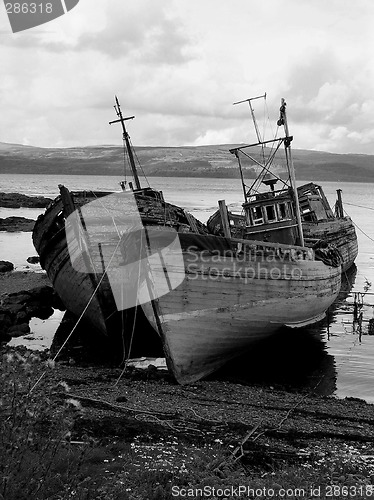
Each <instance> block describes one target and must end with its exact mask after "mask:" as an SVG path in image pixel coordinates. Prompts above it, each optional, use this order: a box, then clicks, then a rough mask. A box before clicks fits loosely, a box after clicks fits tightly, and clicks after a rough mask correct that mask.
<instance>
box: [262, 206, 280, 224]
mask: <svg viewBox="0 0 374 500" xmlns="http://www.w3.org/2000/svg"><path fill="white" fill-rule="evenodd" d="M265 213H266V219H267V221H268V222H275V221H276V220H277V214H276V212H275V206H274V205H267V206H266V207H265Z"/></svg>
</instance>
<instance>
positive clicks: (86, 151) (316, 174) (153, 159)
mask: <svg viewBox="0 0 374 500" xmlns="http://www.w3.org/2000/svg"><path fill="white" fill-rule="evenodd" d="M233 147H235V145H213V146H197V147H192V146H191V147H190V146H185V147H143V146H142V147H137V148H135V150H136V155H137V157H138V158H139V161H140V164H141V166H142V168H143V170H144V172H145V174H146V175H147V176H160V177H163V176H169V177H224V178H238V177H239V171H238V165H237V160H236V158H235V156H234V155H232V154H230V152H229V149H230V148H233ZM292 152H293V161H294V165H295V169H296V176H297V179H298V180H307V181H311V180H313V181H341V182H343V181H347V182H355V181H356V182H374V155H361V154H334V153H325V152H322V151H308V150H302V149H293V150H292ZM251 156H252V157H253V158H254V159H260V150H259V149H257V150H256V149H255V150H254V151H251ZM242 165H243V169H244V172H245V177H246V178H251V177H252V178H253V177H255V175H256V168H257V167H256V165H255V162H254V161H253V160H250V159H245V160H244V161H243V163H242ZM277 170H278V173H279V174H281V175H282V172H284V166H282V161H280V162H279V164H278V166H277ZM123 171H124V159H123V150H122V147H121V146H107V145H103V146H86V147H75V148H39V147H33V146H24V145H21V144H7V143H1V142H0V174H61V175H69V174H70V175H74V174H81V175H82V174H83V175H121V174H123Z"/></svg>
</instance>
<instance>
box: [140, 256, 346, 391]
mask: <svg viewBox="0 0 374 500" xmlns="http://www.w3.org/2000/svg"><path fill="white" fill-rule="evenodd" d="M184 264H185V269H180V270H179V272H183V273H184V272H185V273H186V278H185V280H184V281H183V283H182V284H181V285H180V286H179V287H177V288H176V289H175V290H172V291H171V292H170V293H169V294H168V295H166V296H164V297H160V298H158V299H157V300H156V301H154V302H155V303H154V304H143V305H142V307H143V310H144V312H145V314H146V316H147V318H148V320H149V321H150V322H151V323H152V324H153V326H154V328H155V329H158V330H159V333H160V335H161V337H162V339H163V344H164V351H165V354H166V358H167V362H168V366H169V368H170V370H171V371H172V373H173V374H174V376H175V378H176V380H177V381H178V382H179V383H190V382H194V381H196V380H198V379H200V378H202V377H205V376H207V375H208V374H210V373H212V372H214V371H216V370H217V369H218V368H220V367H221V366H223V365H224V364H225V363H226V362H227V361H229V360H230V359H233V358H234V357H236V356H238V355H239V354H242V353H243V352H244V351H245V350H248V349H250V347H251V345H252V344H253V343H254V342H255V341H257V340H259V339H261V338H264V337H266V336H267V335H270V334H272V333H274V332H275V331H276V330H277V329H279V328H280V327H281V326H284V325H286V326H291V327H300V326H304V325H306V324H310V323H313V322H316V321H318V320H320V319H321V318H322V317H323V316H324V313H325V311H326V309H327V308H328V307H329V306H330V305H331V304H332V302H333V301H334V300H335V298H336V297H337V295H338V293H339V289H340V283H341V270H340V267H335V268H334V267H329V266H326V265H325V264H323V263H322V262H319V261H315V260H303V261H291V260H289V261H282V260H281V259H279V260H273V261H271V262H269V261H268V260H267V259H266V258H264V257H255V258H254V260H251V261H247V262H244V263H243V261H241V260H240V261H235V260H233V259H232V258H230V259H225V258H224V257H222V258H221V259H219V261H218V262H217V261H215V260H214V259H213V260H211V261H209V259H208V260H207V257H206V256H204V257H202V256H201V255H197V254H191V253H185V254H184ZM159 273H160V275H161V273H162V269H160V271H159ZM153 279H155V280H156V281H157V280H158V279H160V276H157V272H156V273H155V272H154V274H153ZM155 306H156V307H155Z"/></svg>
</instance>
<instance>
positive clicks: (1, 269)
mask: <svg viewBox="0 0 374 500" xmlns="http://www.w3.org/2000/svg"><path fill="white" fill-rule="evenodd" d="M13 269H14V265H13V264H12V262H9V261H7V260H0V273H7V272H9V271H13Z"/></svg>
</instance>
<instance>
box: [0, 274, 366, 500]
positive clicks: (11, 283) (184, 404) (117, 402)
mask: <svg viewBox="0 0 374 500" xmlns="http://www.w3.org/2000/svg"><path fill="white" fill-rule="evenodd" d="M45 285H50V283H49V280H48V278H47V276H46V275H45V274H44V273H37V272H35V271H27V272H22V271H12V272H8V273H4V274H0V299H4V298H6V297H7V296H8V294H16V293H19V292H22V291H25V290H27V291H32V290H33V289H38V288H40V287H44V286H45ZM0 356H1V358H2V361H1V363H0V381H2V383H3V384H4V383H6V382H7V380H8V378H9V371H11V372H12V373H14V376H15V379H14V380H15V381H16V383H17V384H19V386H20V403H19V404H20V405H22V404H24V402H25V401H26V402H27V401H28V398H26V400H25V399H24V396H25V394H29V390H30V388H31V387H34V388H33V391H32V401H40V402H41V403H40V404H42V403H43V402H44V401H45V398H47V401H48V403H43V413H42V414H43V415H44V416H43V418H47V419H48V421H57V422H58V421H59V419H60V415H62V414H64V412H66V411H69V422H70V423H69V431H68V434H69V439H68V441H65V438H64V439H63V440H62V441H61V442H62V446H63V448H64V449H65V448H66V447H69V449H70V448H71V447H73V453H75V451H74V450H77V453H78V451H79V453H83V451H84V453H87V457H88V458H87V459H82V464H81V467H83V468H84V470H86V469H85V468H87V472H85V473H84V478H85V479H82V478H81V476H82V472H81V474H80V476H79V477H78V476H77V477H76V478H75V480H76V482H77V485H78V486H77V489H78V491H80V490H79V488H82V487H83V486H82V485H81V483H82V484H83V482H84V484H85V486H84V487H85V488H86V487H89V488H92V491H96V489H97V485H98V484H99V485H100V487H101V488H102V491H105V492H106V493H107V494H108V495H110V494H111V493H110V492H112V491H113V490H115V491H117V490H118V491H119V492H120V496H119V497H117V498H121V499H122V498H124V499H127V498H136V499H138V498H139V499H141V498H150V499H151V498H152V499H153V498H154V499H155V500H156V498H157V499H158V498H170V495H171V488H172V487H175V486H176V485H181V487H182V486H183V487H186V484H189V485H191V487H193V486H196V487H198V486H201V485H204V486H207V485H211V486H212V485H215V487H216V488H218V487H221V486H222V485H237V484H239V485H242V484H245V485H248V487H249V486H252V485H253V484H254V485H257V486H258V487H260V486H261V487H262V488H267V489H268V490H269V491H270V489H271V488H275V487H278V488H279V486H282V487H283V488H286V487H287V488H293V487H298V488H304V486H305V488H306V490H308V491H309V490H310V488H312V487H313V485H318V484H325V485H328V484H340V485H343V484H344V485H351V486H354V487H360V488H367V487H368V484H372V483H373V482H374V443H373V435H374V412H373V406H372V404H369V403H366V402H365V401H364V400H360V399H354V398H345V399H338V398H336V397H331V396H320V395H317V394H314V393H313V392H312V391H310V390H309V391H306V390H305V389H304V390H300V391H296V390H290V389H287V388H282V387H276V388H273V387H269V386H264V385H260V384H253V383H252V384H244V383H240V381H238V380H237V381H235V380H225V379H224V378H221V379H217V378H216V379H214V378H210V379H207V380H203V381H199V382H197V383H195V384H193V385H186V386H181V385H177V384H176V383H175V382H174V380H173V379H172V377H171V376H170V374H169V373H168V372H165V371H160V370H157V369H156V368H155V367H152V366H150V367H148V368H147V369H145V370H139V369H134V368H128V369H127V371H126V372H125V373H124V374H122V370H121V368H119V367H113V366H110V365H106V366H105V365H103V364H98V363H97V364H94V363H87V362H77V361H76V359H74V358H72V357H70V355H69V354H68V355H67V356H66V357H65V358H64V359H62V360H61V361H59V360H57V361H56V362H51V361H50V360H48V352H47V351H46V352H42V353H40V354H35V353H34V352H32V351H29V350H27V349H26V348H25V347H10V346H7V345H4V346H2V347H1V348H0ZM33 360H34V361H33ZM35 360H36V361H35ZM25 367H27V369H26V368H25ZM43 373H45V374H44V375H43ZM41 376H42V378H41V379H40V381H39V382H38V383H37V385H36V386H35V383H36V382H37V381H38V380H39V377H41ZM2 396H3V399H4V401H5V402H6V401H9V405H11V404H12V403H11V401H12V398H13V396H12V393H11V392H9V389H3V388H2ZM30 401H31V400H30ZM33 404H34V403H33ZM5 408H7V403H5ZM27 411H28V410H27ZM41 418H42V417H41V416H40V417H38V418H37V419H36V425H39V426H40V425H41V422H42V421H43V420H41ZM2 425H3V424H2ZM43 425H45V424H43ZM51 436H52V437H51V439H52V441H51V442H54V441H56V436H55V435H54V434H52V435H51ZM71 443H73V444H71ZM119 450H121V451H120V452H119ZM123 450H126V452H124V451H123ZM233 452H235V453H234V454H233ZM92 454H93V455H94V456H96V455H97V456H98V457H99V458H98V459H96V461H94V462H92V461H91V459H90V458H89V457H91V456H92ZM95 454H96V455H95ZM120 457H121V458H120ZM150 457H151V458H150ZM129 471H130V472H129ZM140 471H142V473H141V472H140ZM142 474H143V475H142ZM160 474H161V476H162V478H161V476H160ZM299 476H300V479H298V480H296V479H295V477H299ZM87 478H88V479H87ZM155 478H157V481H156V479H155ZM155 481H156V482H157V483H158V486H157V487H158V488H159V491H161V489H162V495H161V494H160V496H158V497H157V496H155V497H154V496H152V495H153V493H152V494H151V493H150V492H152V491H153V489H154V487H155V486H154V482H155ZM186 481H187V483H186ZM87 485H88V486H87ZM276 485H278V486H276ZM129 489H130V490H131V491H133V492H134V495H135V493H136V495H135V496H133V497H130V496H128V495H127V493H126V491H128V490H129ZM360 491H361V490H360ZM61 498H64V497H61ZM92 498H96V497H95V496H92ZM105 498H106V497H105ZM108 498H112V497H110V496H108ZM232 498H235V497H234V496H233V497H232ZM261 498H271V496H268V497H267V496H262V497H261ZM291 498H292V497H291ZM295 498H297V497H295ZM309 498H313V497H309ZM316 498H317V497H316Z"/></svg>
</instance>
